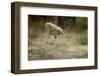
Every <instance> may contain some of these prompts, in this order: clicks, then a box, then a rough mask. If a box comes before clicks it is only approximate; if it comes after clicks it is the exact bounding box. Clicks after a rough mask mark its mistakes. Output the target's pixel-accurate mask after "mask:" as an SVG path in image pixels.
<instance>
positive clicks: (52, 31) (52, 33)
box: [45, 22, 64, 40]
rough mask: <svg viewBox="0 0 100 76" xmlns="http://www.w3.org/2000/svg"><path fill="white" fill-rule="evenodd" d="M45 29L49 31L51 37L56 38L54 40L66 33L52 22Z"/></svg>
mask: <svg viewBox="0 0 100 76" xmlns="http://www.w3.org/2000/svg"><path fill="white" fill-rule="evenodd" d="M45 28H46V30H47V31H48V35H49V37H50V36H54V40H55V39H56V38H57V37H58V36H60V35H61V34H64V31H63V29H62V28H61V27H59V26H57V25H55V24H53V23H51V22H48V23H46V24H45Z"/></svg>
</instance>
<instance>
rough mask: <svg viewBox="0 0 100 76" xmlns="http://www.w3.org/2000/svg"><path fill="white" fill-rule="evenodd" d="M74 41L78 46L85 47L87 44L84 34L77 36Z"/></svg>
mask: <svg viewBox="0 0 100 76" xmlns="http://www.w3.org/2000/svg"><path fill="white" fill-rule="evenodd" d="M76 41H77V42H78V44H80V45H86V44H87V43H88V38H87V35H86V34H82V35H80V36H78V37H77V39H76Z"/></svg>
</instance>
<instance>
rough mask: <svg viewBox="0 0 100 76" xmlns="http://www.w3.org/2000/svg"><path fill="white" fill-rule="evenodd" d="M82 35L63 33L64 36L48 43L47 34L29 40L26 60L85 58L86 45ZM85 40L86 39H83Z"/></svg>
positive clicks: (86, 53)
mask: <svg viewBox="0 0 100 76" xmlns="http://www.w3.org/2000/svg"><path fill="white" fill-rule="evenodd" d="M82 38H84V33H76V32H68V31H65V33H64V35H63V36H61V37H58V38H57V39H56V40H55V41H53V42H48V41H49V38H48V35H47V33H42V34H40V35H39V36H38V37H37V38H29V40H28V42H29V47H28V59H29V60H47V59H77V58H87V55H88V52H87V50H88V49H87V43H86V40H85V39H82ZM85 38H86V37H85Z"/></svg>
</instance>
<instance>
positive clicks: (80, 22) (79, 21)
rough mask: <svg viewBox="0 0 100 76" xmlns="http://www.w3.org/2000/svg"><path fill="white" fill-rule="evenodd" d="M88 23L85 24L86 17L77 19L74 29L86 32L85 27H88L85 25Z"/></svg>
mask: <svg viewBox="0 0 100 76" xmlns="http://www.w3.org/2000/svg"><path fill="white" fill-rule="evenodd" d="M87 23H88V22H87V18H86V17H82V18H81V17H77V18H76V29H77V30H78V31H84V30H87V28H88V27H87V26H88V24H87Z"/></svg>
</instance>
